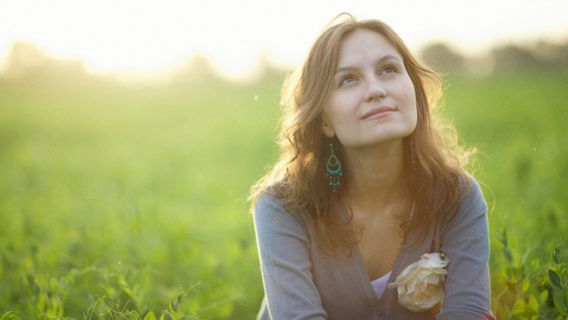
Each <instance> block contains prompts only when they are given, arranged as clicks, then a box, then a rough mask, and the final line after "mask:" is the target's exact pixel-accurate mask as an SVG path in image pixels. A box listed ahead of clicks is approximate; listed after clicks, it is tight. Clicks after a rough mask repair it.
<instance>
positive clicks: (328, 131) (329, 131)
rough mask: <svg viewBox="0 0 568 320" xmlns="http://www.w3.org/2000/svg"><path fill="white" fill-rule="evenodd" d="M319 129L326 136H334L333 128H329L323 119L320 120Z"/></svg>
mask: <svg viewBox="0 0 568 320" xmlns="http://www.w3.org/2000/svg"><path fill="white" fill-rule="evenodd" d="M321 131H322V132H323V134H324V135H325V136H326V137H328V138H333V137H334V136H335V131H333V128H331V126H330V125H329V124H328V123H327V121H325V119H324V120H322V122H321Z"/></svg>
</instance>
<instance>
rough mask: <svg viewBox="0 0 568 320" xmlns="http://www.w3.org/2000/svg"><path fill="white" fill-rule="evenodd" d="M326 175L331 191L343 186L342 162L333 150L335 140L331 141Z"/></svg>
mask: <svg viewBox="0 0 568 320" xmlns="http://www.w3.org/2000/svg"><path fill="white" fill-rule="evenodd" d="M325 175H326V176H327V179H328V183H327V187H328V189H329V190H331V192H337V190H338V189H339V187H341V177H342V176H343V171H341V162H339V159H338V158H337V156H336V155H335V151H334V150H333V142H330V143H329V157H328V158H327V161H326V163H325Z"/></svg>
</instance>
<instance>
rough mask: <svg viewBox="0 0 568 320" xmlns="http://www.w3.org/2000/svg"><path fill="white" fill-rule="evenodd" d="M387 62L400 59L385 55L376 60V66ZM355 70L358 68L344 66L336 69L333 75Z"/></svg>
mask: <svg viewBox="0 0 568 320" xmlns="http://www.w3.org/2000/svg"><path fill="white" fill-rule="evenodd" d="M387 60H396V61H398V62H400V59H399V58H398V57H397V56H394V55H392V54H387V55H385V56H383V57H382V58H380V59H379V60H377V62H376V64H380V63H383V62H385V61H387ZM357 68H358V67H357V66H344V67H341V68H338V69H337V70H336V71H335V74H338V73H340V72H342V71H348V70H356V69H357Z"/></svg>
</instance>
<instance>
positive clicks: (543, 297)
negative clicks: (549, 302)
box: [538, 290, 548, 304]
mask: <svg viewBox="0 0 568 320" xmlns="http://www.w3.org/2000/svg"><path fill="white" fill-rule="evenodd" d="M546 299H548V290H544V291H542V292H541V293H540V296H539V297H538V300H539V301H540V304H544V303H545V302H546Z"/></svg>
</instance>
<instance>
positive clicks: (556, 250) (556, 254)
mask: <svg viewBox="0 0 568 320" xmlns="http://www.w3.org/2000/svg"><path fill="white" fill-rule="evenodd" d="M559 256H560V246H558V247H556V248H554V252H552V260H553V261H554V263H556V264H559V263H560V257H559Z"/></svg>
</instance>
